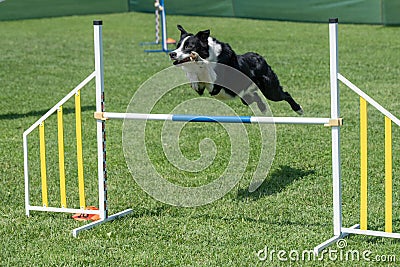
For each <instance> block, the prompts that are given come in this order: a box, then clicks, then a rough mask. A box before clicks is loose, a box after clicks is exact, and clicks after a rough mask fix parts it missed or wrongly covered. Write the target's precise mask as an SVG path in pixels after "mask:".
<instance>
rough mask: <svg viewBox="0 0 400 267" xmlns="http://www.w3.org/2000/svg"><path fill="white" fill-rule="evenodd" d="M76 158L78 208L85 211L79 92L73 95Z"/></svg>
mask: <svg viewBox="0 0 400 267" xmlns="http://www.w3.org/2000/svg"><path fill="white" fill-rule="evenodd" d="M75 115H76V119H75V122H76V157H77V162H78V186H79V206H80V208H81V209H85V207H86V203H85V182H84V177H83V154H82V116H81V92H80V90H79V91H78V92H77V93H76V94H75Z"/></svg>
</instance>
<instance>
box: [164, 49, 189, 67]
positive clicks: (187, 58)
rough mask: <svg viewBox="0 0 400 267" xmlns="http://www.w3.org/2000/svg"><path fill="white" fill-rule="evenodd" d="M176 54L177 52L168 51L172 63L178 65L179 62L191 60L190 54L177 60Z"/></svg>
mask: <svg viewBox="0 0 400 267" xmlns="http://www.w3.org/2000/svg"><path fill="white" fill-rule="evenodd" d="M177 55H178V54H177V53H176V52H171V53H169V57H170V58H171V60H173V61H174V63H173V64H174V65H179V64H182V63H186V62H189V61H191V60H192V59H191V57H190V56H189V57H186V58H184V59H181V60H178V59H177Z"/></svg>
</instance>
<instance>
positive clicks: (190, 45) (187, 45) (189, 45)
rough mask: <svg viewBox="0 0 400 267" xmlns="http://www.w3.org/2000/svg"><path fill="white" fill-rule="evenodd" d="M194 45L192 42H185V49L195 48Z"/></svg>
mask: <svg viewBox="0 0 400 267" xmlns="http://www.w3.org/2000/svg"><path fill="white" fill-rule="evenodd" d="M193 48H194V45H192V44H185V49H193Z"/></svg>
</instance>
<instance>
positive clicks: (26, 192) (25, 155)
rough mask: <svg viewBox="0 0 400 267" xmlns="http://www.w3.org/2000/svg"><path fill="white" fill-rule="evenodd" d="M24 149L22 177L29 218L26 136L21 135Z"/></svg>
mask: <svg viewBox="0 0 400 267" xmlns="http://www.w3.org/2000/svg"><path fill="white" fill-rule="evenodd" d="M23 147H24V177H25V214H26V216H28V217H29V207H30V204H29V166H28V135H27V134H26V132H25V133H24V135H23Z"/></svg>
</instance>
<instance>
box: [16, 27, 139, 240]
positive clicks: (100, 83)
mask: <svg viewBox="0 0 400 267" xmlns="http://www.w3.org/2000/svg"><path fill="white" fill-rule="evenodd" d="M93 27H94V55H95V71H94V72H93V73H91V74H90V75H89V76H88V77H87V78H86V79H85V80H83V81H82V82H81V83H80V84H79V85H78V86H77V87H76V88H75V89H73V90H72V91H71V92H70V93H69V94H68V95H66V96H65V97H64V98H63V99H62V100H61V101H60V102H58V103H57V104H56V105H55V106H54V107H53V108H51V109H50V110H49V111H48V112H47V113H46V114H45V115H44V116H42V117H41V118H40V119H39V120H37V121H36V122H35V123H34V124H33V125H32V126H31V127H30V128H29V129H28V130H26V131H25V132H24V134H23V148H24V177H25V213H26V215H27V216H29V215H30V211H47V212H65V213H82V214H97V215H99V217H100V219H99V220H97V221H94V222H92V223H89V224H86V225H83V226H81V227H79V228H76V229H74V230H73V231H72V234H73V236H74V237H76V236H77V235H78V233H79V232H81V231H83V230H87V229H90V228H92V227H94V226H96V225H99V224H102V223H105V222H108V221H111V220H115V219H117V218H119V217H121V216H125V215H127V214H129V213H131V212H132V211H133V210H132V209H127V210H124V211H121V212H118V213H116V214H113V215H109V214H108V207H107V168H106V140H105V122H104V121H102V120H98V121H97V150H98V199H99V203H98V205H99V206H98V207H99V208H98V210H87V209H85V208H86V205H85V195H84V184H83V172H81V174H80V175H79V198H80V208H79V209H75V208H67V207H66V204H64V203H66V200H65V177H63V176H64V174H63V172H64V170H63V169H62V168H60V188H61V189H60V191H61V195H62V197H61V198H62V200H61V203H62V205H61V207H49V205H48V201H47V177H46V159H45V158H46V155H45V151H44V150H42V149H41V151H40V154H41V169H42V199H43V205H42V206H32V205H30V199H29V196H30V194H29V191H30V185H29V181H30V180H29V167H28V166H29V164H28V135H29V134H30V133H31V132H32V131H33V130H35V129H36V128H37V127H40V131H41V135H40V137H41V138H40V141H41V144H43V147H45V146H44V122H45V120H46V119H47V118H48V117H50V116H51V115H52V114H54V113H55V112H60V111H61V112H62V105H63V104H64V103H66V102H67V101H68V100H69V99H71V98H72V97H74V96H75V101H77V100H78V99H79V97H80V90H81V89H82V88H83V87H84V86H85V85H87V84H88V83H89V82H90V81H91V80H93V79H95V81H96V112H104V78H103V77H104V76H103V45H102V44H103V42H102V21H94V22H93ZM76 103H77V102H76ZM75 112H76V114H77V116H76V117H77V123H76V124H77V129H78V128H79V127H78V126H79V125H80V124H81V121H80V101H79V105H77V104H76V105H75ZM78 114H79V116H78ZM58 115H59V114H58ZM58 118H59V128H58V129H59V130H60V129H62V123H60V120H61V118H62V116H58ZM61 121H62V120H61ZM42 129H43V130H42ZM79 131H80V130H77V144H78V145H77V150H78V151H79V150H82V147H81V146H82V145H81V141H82V140H79V139H81V134H79V133H78V132H79ZM42 133H43V134H42ZM58 134H59V141H60V140H63V136H62V134H60V131H59V133H58ZM79 144H80V147H79ZM41 147H42V145H41ZM59 148H60V142H59ZM59 161H60V162H63V161H64V155H63V153H60V157H59ZM80 165H83V163H82V161H81V159H79V157H78V169H79V166H80ZM60 166H61V165H60Z"/></svg>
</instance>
